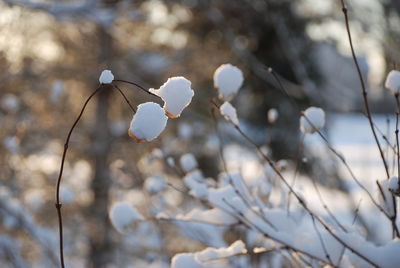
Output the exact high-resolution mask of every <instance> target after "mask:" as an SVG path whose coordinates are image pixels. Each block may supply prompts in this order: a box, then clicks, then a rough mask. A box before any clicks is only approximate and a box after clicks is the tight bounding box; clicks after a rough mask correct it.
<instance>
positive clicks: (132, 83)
mask: <svg viewBox="0 0 400 268" xmlns="http://www.w3.org/2000/svg"><path fill="white" fill-rule="evenodd" d="M114 82H122V83H125V84H130V85H133V86H135V87H137V88H139V89H140V90H142V91H144V92H146V93H147V94H150V95H152V96H154V97H157V98H160V96H158V95H156V94H154V93H151V92H150V91H148V90H147V89H145V88H144V87H142V86H141V85H139V84H137V83H134V82H130V81H127V80H122V79H114Z"/></svg>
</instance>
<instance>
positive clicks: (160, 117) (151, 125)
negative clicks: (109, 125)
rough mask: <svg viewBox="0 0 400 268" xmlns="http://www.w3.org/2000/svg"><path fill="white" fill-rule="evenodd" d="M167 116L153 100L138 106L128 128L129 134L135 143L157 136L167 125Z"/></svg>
mask: <svg viewBox="0 0 400 268" xmlns="http://www.w3.org/2000/svg"><path fill="white" fill-rule="evenodd" d="M167 120H168V117H166V116H165V114H164V111H163V109H162V108H161V107H160V105H158V104H157V103H154V102H146V103H143V104H140V105H139V106H138V109H137V112H136V113H135V115H134V116H133V119H132V121H131V126H130V128H129V131H128V133H129V136H130V137H131V138H132V139H133V140H134V141H135V142H137V143H141V142H143V141H151V140H154V139H155V138H157V137H158V136H159V135H160V134H161V132H162V131H163V130H164V129H165V126H166V125H167Z"/></svg>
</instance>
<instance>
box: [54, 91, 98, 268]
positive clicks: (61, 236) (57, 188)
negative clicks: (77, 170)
mask: <svg viewBox="0 0 400 268" xmlns="http://www.w3.org/2000/svg"><path fill="white" fill-rule="evenodd" d="M102 88H103V85H100V86H99V87H98V88H97V89H96V90H95V91H94V92H93V93H92V94H91V95H90V96H89V97H88V98H87V100H86V101H85V103H84V104H83V107H82V109H81V112H80V113H79V115H78V117H77V118H76V119H75V122H74V124H73V125H72V127H71V129H70V130H69V132H68V135H67V139H66V140H65V144H64V152H63V155H62V159H61V166H60V172H59V174H58V179H57V187H56V204H55V206H56V209H57V215H58V226H59V235H60V262H61V267H62V268H64V267H65V264H64V248H63V242H64V241H63V224H62V215H61V206H62V204H61V203H60V185H61V178H62V174H63V171H64V162H65V157H66V155H67V151H68V144H69V140H70V138H71V135H72V132H73V130H74V128H75V127H76V125H77V124H78V122H79V120H80V119H81V117H82V115H83V112H84V111H85V108H86V106H87V104H88V103H89V101H90V100H91V99H92V98H93V96H94V95H96V94H97V93H98V92H99V91H100V90H101V89H102Z"/></svg>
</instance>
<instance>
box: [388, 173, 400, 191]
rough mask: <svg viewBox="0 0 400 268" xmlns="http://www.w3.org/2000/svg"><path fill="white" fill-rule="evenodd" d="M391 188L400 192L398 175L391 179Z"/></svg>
mask: <svg viewBox="0 0 400 268" xmlns="http://www.w3.org/2000/svg"><path fill="white" fill-rule="evenodd" d="M389 190H390V191H391V192H393V193H399V192H400V188H399V178H398V177H392V178H390V180H389Z"/></svg>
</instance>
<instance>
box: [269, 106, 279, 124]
mask: <svg viewBox="0 0 400 268" xmlns="http://www.w3.org/2000/svg"><path fill="white" fill-rule="evenodd" d="M278 116H279V113H278V110H276V109H274V108H272V109H269V110H268V122H269V123H271V124H273V123H275V122H276V120H277V119H278Z"/></svg>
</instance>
